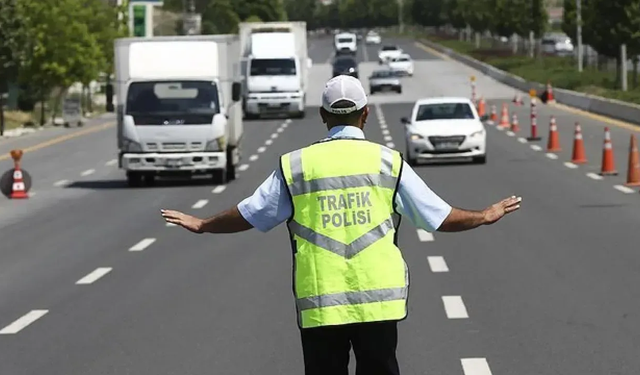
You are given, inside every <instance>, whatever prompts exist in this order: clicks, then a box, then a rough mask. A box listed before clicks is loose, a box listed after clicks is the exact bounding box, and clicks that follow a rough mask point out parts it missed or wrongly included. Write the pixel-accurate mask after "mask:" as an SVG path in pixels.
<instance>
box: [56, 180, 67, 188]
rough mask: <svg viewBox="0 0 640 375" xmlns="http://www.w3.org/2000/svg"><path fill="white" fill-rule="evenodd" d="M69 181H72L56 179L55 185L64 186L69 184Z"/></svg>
mask: <svg viewBox="0 0 640 375" xmlns="http://www.w3.org/2000/svg"><path fill="white" fill-rule="evenodd" d="M69 183H71V181H69V180H60V181H56V182H55V183H54V184H53V186H55V187H62V186H67V185H69Z"/></svg>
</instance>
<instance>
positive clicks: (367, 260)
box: [162, 75, 521, 375]
mask: <svg viewBox="0 0 640 375" xmlns="http://www.w3.org/2000/svg"><path fill="white" fill-rule="evenodd" d="M368 114H369V110H368V107H367V96H366V93H365V91H364V89H363V87H362V85H361V83H360V81H359V80H357V79H355V78H353V77H350V76H344V75H343V76H337V77H335V78H333V79H331V80H330V81H329V82H327V84H326V86H325V89H324V92H323V94H322V107H321V108H320V115H321V117H322V120H323V122H324V123H325V124H326V125H327V128H328V129H329V136H328V137H327V138H326V139H323V140H321V141H318V142H316V143H314V144H312V145H310V146H307V147H305V148H302V149H299V150H295V151H293V152H290V153H288V154H285V155H283V156H282V157H281V158H280V166H279V168H278V169H277V170H276V171H274V172H273V173H272V174H271V176H269V178H268V179H267V180H266V181H265V182H264V183H263V184H262V185H261V186H260V187H259V188H258V189H257V190H256V192H255V193H254V194H253V196H251V197H249V198H247V199H245V200H244V201H242V202H241V203H240V204H238V205H237V206H236V207H233V208H231V209H229V210H227V211H225V212H222V213H220V214H218V215H216V216H213V217H211V218H208V219H199V218H196V217H193V216H190V215H187V214H184V213H182V212H178V211H173V210H162V216H163V217H164V218H165V220H166V221H167V222H169V223H174V224H178V225H181V226H183V227H184V228H186V229H188V230H190V231H192V232H195V233H204V232H208V233H235V232H240V231H244V230H248V229H251V228H257V229H258V230H260V231H263V232H266V231H269V230H271V229H272V228H274V227H275V226H277V225H279V224H281V223H283V222H285V221H287V226H288V229H289V233H290V238H291V243H292V247H293V252H294V254H295V257H294V269H295V272H294V294H295V299H296V301H295V303H296V309H297V314H298V325H299V327H300V331H301V338H302V347H303V355H304V364H305V374H307V375H316V374H317V375H346V374H347V373H348V362H349V351H350V349H351V347H353V349H354V353H355V356H356V373H357V375H376V374H380V375H394V374H399V373H400V370H399V366H398V362H397V360H396V346H397V322H398V321H400V320H402V319H404V318H405V317H406V315H407V291H408V280H409V278H408V270H407V267H406V264H405V262H404V259H403V257H402V253H401V251H400V250H399V249H398V247H397V245H396V240H397V229H398V225H399V216H406V217H408V219H409V220H410V221H411V222H412V223H413V224H415V225H416V226H418V227H420V228H423V229H425V230H428V231H436V230H438V231H445V232H457V231H463V230H468V229H473V228H476V227H478V226H481V225H485V224H492V223H494V222H496V221H498V220H499V219H500V218H502V217H503V216H504V215H505V214H507V213H510V212H513V211H515V210H517V209H518V208H519V207H520V202H521V198H518V197H515V196H513V197H510V198H507V199H505V200H503V201H501V202H499V203H496V204H494V205H492V206H490V207H489V208H487V209H485V210H483V211H467V210H462V209H458V208H453V207H451V206H450V205H448V204H447V203H446V202H444V201H443V200H442V199H441V198H440V197H438V196H437V195H436V194H435V193H434V192H433V191H431V189H429V187H428V186H427V185H426V184H425V183H424V182H423V181H422V180H421V179H420V178H419V177H418V175H417V174H416V173H415V172H414V171H413V170H412V169H411V167H409V166H408V165H407V164H406V163H405V162H404V161H403V160H402V155H401V154H400V153H399V152H398V151H395V150H392V149H390V148H387V147H385V146H381V145H379V144H376V143H373V142H369V141H366V140H365V139H364V133H363V128H364V125H365V123H366V120H367V116H368Z"/></svg>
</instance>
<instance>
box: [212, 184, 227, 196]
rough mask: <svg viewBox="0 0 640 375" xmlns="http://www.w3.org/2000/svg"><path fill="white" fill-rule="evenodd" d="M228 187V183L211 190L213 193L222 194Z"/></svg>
mask: <svg viewBox="0 0 640 375" xmlns="http://www.w3.org/2000/svg"><path fill="white" fill-rule="evenodd" d="M226 188H227V185H219V186H216V187H214V188H213V190H211V192H212V193H213V194H220V193H222V192H223V191H224V190H225V189H226Z"/></svg>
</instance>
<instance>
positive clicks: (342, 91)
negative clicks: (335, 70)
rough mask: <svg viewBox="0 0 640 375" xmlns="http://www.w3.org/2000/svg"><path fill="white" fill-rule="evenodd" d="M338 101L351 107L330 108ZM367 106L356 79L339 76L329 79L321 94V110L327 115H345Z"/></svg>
mask: <svg viewBox="0 0 640 375" xmlns="http://www.w3.org/2000/svg"><path fill="white" fill-rule="evenodd" d="M339 101H349V102H352V103H353V106H352V107H347V108H332V107H331V106H332V105H334V104H335V103H337V102H339ZM366 105H367V94H366V93H365V91H364V88H363V87H362V83H360V81H359V80H358V79H357V78H354V77H352V76H348V75H339V76H336V77H333V78H331V79H330V80H329V81H328V82H327V84H326V85H325V87H324V91H323V92H322V108H324V109H325V110H326V111H327V112H329V113H335V114H337V115H346V114H349V113H353V112H356V111H359V110H361V109H362V108H364V106H366Z"/></svg>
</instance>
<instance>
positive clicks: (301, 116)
mask: <svg viewBox="0 0 640 375" xmlns="http://www.w3.org/2000/svg"><path fill="white" fill-rule="evenodd" d="M306 115H307V113H306V112H305V111H304V110H302V111H300V112H298V115H297V116H296V118H300V119H302V118H304V117H305V116H306Z"/></svg>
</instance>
